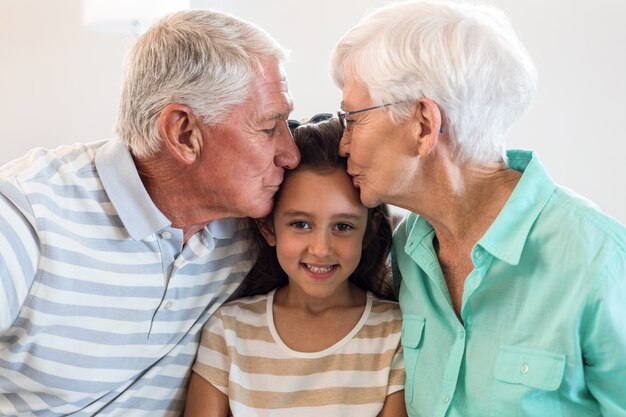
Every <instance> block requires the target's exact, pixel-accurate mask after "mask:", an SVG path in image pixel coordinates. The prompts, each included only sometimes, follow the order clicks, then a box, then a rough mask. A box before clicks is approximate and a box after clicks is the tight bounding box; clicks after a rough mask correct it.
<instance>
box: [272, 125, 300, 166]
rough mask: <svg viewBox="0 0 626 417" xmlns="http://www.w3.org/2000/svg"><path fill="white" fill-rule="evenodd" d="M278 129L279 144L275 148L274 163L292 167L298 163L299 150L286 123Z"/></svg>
mask: <svg viewBox="0 0 626 417" xmlns="http://www.w3.org/2000/svg"><path fill="white" fill-rule="evenodd" d="M279 129H280V131H279V132H278V134H279V135H280V138H278V140H279V145H278V149H277V150H276V157H275V158H274V163H275V164H276V166H277V167H281V168H285V169H294V168H295V167H297V166H298V164H299V163H300V151H299V150H298V147H297V146H296V143H295V142H294V140H293V136H292V135H291V131H290V130H289V127H288V126H287V123H285V124H284V126H281V127H280V128H279Z"/></svg>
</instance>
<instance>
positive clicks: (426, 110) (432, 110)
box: [413, 97, 443, 157]
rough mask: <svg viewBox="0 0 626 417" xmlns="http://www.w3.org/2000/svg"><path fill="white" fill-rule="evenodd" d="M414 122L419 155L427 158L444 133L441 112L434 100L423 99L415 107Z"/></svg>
mask: <svg viewBox="0 0 626 417" xmlns="http://www.w3.org/2000/svg"><path fill="white" fill-rule="evenodd" d="M413 120H414V122H415V123H414V132H415V139H416V140H417V142H418V143H417V144H418V153H419V156H421V157H425V156H427V155H428V154H430V152H432V150H433V149H434V148H435V146H436V145H437V142H438V140H439V139H440V135H441V134H442V133H443V130H442V114H441V110H440V109H439V106H438V105H437V103H435V102H434V101H433V100H431V99H429V98H427V97H423V98H421V99H420V100H419V101H417V103H416V105H415V110H414V113H413Z"/></svg>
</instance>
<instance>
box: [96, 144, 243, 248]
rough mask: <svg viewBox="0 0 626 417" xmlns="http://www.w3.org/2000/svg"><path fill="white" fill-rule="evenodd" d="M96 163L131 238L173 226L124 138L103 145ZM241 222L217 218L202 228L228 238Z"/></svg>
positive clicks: (217, 235) (221, 237)
mask: <svg viewBox="0 0 626 417" xmlns="http://www.w3.org/2000/svg"><path fill="white" fill-rule="evenodd" d="M95 164H96V170H97V171H98V175H99V176H100V181H102V186H103V187H104V190H105V192H106V193H107V195H108V196H109V199H110V200H111V204H113V207H114V208H115V211H116V212H117V214H118V216H119V218H120V220H121V222H122V224H123V225H124V227H125V228H126V230H127V231H128V234H129V235H130V237H132V238H133V239H135V240H142V239H145V238H147V237H148V236H151V235H153V234H155V233H157V232H159V231H161V230H162V229H164V228H166V227H170V226H171V225H172V222H171V221H170V220H169V219H168V218H167V217H165V215H164V214H163V213H161V211H160V210H159V209H158V208H157V206H156V205H155V204H154V203H153V202H152V199H151V198H150V195H149V194H148V192H147V191H146V189H145V187H144V186H143V183H142V182H141V178H139V173H138V172H137V168H136V166H135V162H134V161H133V158H132V156H131V155H130V152H129V151H128V148H127V147H126V145H124V143H123V142H122V141H121V140H119V139H113V140H111V141H109V142H108V143H106V144H104V145H103V146H102V147H100V149H98V151H97V153H96V157H95ZM239 222H240V219H237V218H224V219H217V220H214V221H212V222H209V224H208V225H207V226H205V228H204V229H203V230H204V231H205V232H208V234H209V236H211V237H213V238H216V239H229V238H232V237H233V236H234V235H235V233H236V232H237V230H238V229H239Z"/></svg>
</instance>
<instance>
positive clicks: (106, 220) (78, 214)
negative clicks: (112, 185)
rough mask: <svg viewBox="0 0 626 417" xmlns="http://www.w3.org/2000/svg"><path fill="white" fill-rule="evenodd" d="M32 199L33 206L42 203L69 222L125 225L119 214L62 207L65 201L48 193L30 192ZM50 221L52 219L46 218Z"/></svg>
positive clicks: (91, 224)
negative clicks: (58, 199)
mask: <svg viewBox="0 0 626 417" xmlns="http://www.w3.org/2000/svg"><path fill="white" fill-rule="evenodd" d="M30 201H31V203H32V204H33V206H36V205H42V206H44V207H45V208H46V209H47V210H49V211H51V212H53V213H54V214H56V215H57V216H59V217H62V218H63V219H64V220H65V221H67V222H68V223H76V224H82V225H89V226H114V227H120V228H122V227H123V226H124V225H123V224H122V221H121V220H120V218H119V216H117V215H115V214H113V215H109V214H107V213H104V212H103V213H93V212H85V211H76V210H70V209H68V208H66V207H62V205H60V204H63V203H59V201H57V200H53V199H52V198H50V197H49V196H47V195H44V194H41V193H32V194H30ZM45 220H48V221H50V219H45Z"/></svg>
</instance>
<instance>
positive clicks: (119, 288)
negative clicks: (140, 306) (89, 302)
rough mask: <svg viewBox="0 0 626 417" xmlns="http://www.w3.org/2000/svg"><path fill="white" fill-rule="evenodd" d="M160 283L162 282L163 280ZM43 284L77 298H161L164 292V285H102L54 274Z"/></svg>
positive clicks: (46, 277)
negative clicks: (69, 293) (82, 295)
mask: <svg viewBox="0 0 626 417" xmlns="http://www.w3.org/2000/svg"><path fill="white" fill-rule="evenodd" d="M160 281H161V282H162V280H160ZM42 282H43V283H44V284H46V285H47V286H48V287H51V288H55V289H58V290H63V291H72V292H75V293H76V294H77V296H80V294H96V295H102V296H105V297H120V298H157V297H158V298H160V297H161V296H162V295H163V291H164V287H163V286H162V285H154V286H147V285H146V286H132V287H129V286H128V285H113V284H102V283H98V282H93V281H88V280H85V281H83V280H80V279H74V278H67V277H65V276H62V275H57V274H54V273H52V272H46V274H45V277H43V278H42Z"/></svg>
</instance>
